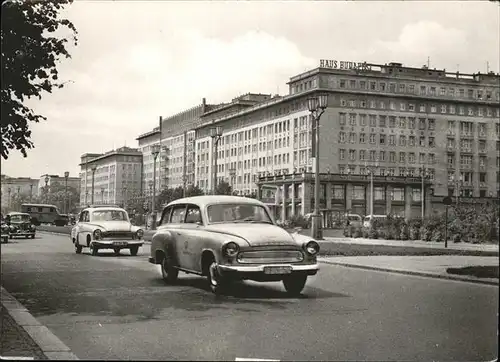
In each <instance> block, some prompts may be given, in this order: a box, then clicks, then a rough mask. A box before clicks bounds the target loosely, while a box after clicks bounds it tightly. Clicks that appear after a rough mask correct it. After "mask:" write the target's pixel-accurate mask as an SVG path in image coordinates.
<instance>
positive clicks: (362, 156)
mask: <svg viewBox="0 0 500 362" xmlns="http://www.w3.org/2000/svg"><path fill="white" fill-rule="evenodd" d="M359 159H360V161H364V160H366V151H365V150H359Z"/></svg>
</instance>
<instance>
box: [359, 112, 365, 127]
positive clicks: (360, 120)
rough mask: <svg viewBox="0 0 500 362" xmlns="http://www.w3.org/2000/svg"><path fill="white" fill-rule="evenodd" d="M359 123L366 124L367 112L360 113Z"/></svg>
mask: <svg viewBox="0 0 500 362" xmlns="http://www.w3.org/2000/svg"><path fill="white" fill-rule="evenodd" d="M359 123H360V125H361V126H366V114H360V115H359Z"/></svg>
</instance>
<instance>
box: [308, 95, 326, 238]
mask: <svg viewBox="0 0 500 362" xmlns="http://www.w3.org/2000/svg"><path fill="white" fill-rule="evenodd" d="M327 106H328V95H327V94H321V95H319V96H318V97H311V98H308V99H307V107H308V109H309V112H310V113H311V120H312V127H313V129H315V130H316V134H315V139H314V141H315V143H314V146H315V147H314V164H315V170H314V176H315V180H314V214H313V215H312V226H311V233H312V235H311V236H312V237H313V238H314V239H322V238H323V235H322V232H321V214H320V211H319V196H320V190H319V186H320V183H319V119H320V118H321V115H322V114H323V113H324V112H325V109H326V107H327Z"/></svg>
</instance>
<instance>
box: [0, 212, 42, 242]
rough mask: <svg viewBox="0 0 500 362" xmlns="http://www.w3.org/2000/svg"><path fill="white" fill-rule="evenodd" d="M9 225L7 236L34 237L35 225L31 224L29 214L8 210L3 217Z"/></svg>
mask: <svg viewBox="0 0 500 362" xmlns="http://www.w3.org/2000/svg"><path fill="white" fill-rule="evenodd" d="M5 220H6V224H7V225H8V226H9V238H10V239H12V238H13V237H18V236H24V237H25V238H26V239H28V238H32V239H34V238H35V234H36V227H35V225H33V222H32V218H31V216H30V214H27V213H24V212H9V213H8V214H7V216H6V217H5Z"/></svg>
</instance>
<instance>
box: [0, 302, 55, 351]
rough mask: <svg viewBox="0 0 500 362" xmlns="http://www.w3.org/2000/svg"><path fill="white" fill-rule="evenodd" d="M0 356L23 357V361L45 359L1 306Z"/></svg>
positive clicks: (38, 348) (31, 340)
mask: <svg viewBox="0 0 500 362" xmlns="http://www.w3.org/2000/svg"><path fill="white" fill-rule="evenodd" d="M0 313H1V315H0V329H1V330H0V333H1V336H0V356H2V357H25V358H23V359H28V358H29V359H34V360H35V359H36V360H39V359H47V358H46V357H45V355H44V354H43V352H42V350H41V349H40V347H38V346H37V345H36V343H35V342H34V341H33V339H32V338H31V337H30V336H29V335H28V334H27V333H26V331H24V330H23V329H22V328H21V327H20V326H19V325H17V323H16V322H15V321H14V319H13V318H12V317H11V316H10V315H9V314H8V313H7V310H6V309H5V308H4V307H3V305H2V306H1V311H0Z"/></svg>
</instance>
